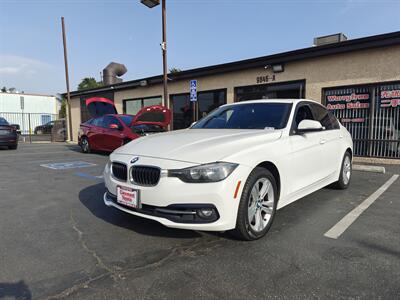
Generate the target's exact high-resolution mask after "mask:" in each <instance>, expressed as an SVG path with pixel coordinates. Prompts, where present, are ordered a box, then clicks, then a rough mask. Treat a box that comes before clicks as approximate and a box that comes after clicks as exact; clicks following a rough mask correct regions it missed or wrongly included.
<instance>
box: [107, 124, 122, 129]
mask: <svg viewBox="0 0 400 300" xmlns="http://www.w3.org/2000/svg"><path fill="white" fill-rule="evenodd" d="M108 128H110V129H120V127H119V126H118V124H110V125H108Z"/></svg>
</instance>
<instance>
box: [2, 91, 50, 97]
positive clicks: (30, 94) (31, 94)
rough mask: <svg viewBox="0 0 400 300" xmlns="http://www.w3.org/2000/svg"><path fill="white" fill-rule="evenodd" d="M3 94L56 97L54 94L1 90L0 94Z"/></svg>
mask: <svg viewBox="0 0 400 300" xmlns="http://www.w3.org/2000/svg"><path fill="white" fill-rule="evenodd" d="M3 94H4V95H19V96H40V97H55V96H54V95H45V94H33V93H9V92H0V95H3Z"/></svg>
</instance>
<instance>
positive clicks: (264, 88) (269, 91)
mask: <svg viewBox="0 0 400 300" xmlns="http://www.w3.org/2000/svg"><path fill="white" fill-rule="evenodd" d="M304 95H305V80H301V81H292V82H280V83H271V84H258V85H250V86H242V87H236V88H235V102H240V101H246V100H259V99H300V98H304Z"/></svg>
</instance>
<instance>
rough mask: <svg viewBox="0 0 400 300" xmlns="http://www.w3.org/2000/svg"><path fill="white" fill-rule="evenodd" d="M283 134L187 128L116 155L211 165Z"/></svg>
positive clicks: (154, 137) (141, 141)
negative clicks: (210, 163)
mask: <svg viewBox="0 0 400 300" xmlns="http://www.w3.org/2000/svg"><path fill="white" fill-rule="evenodd" d="M281 135H282V131H281V130H273V129H264V130H244V129H184V130H177V131H170V132H166V133H159V134H155V135H150V136H146V137H142V138H140V139H136V140H134V141H132V142H130V143H129V144H127V145H125V146H123V147H121V148H118V149H117V150H115V151H114V154H117V155H118V154H120V155H132V156H136V155H137V156H147V157H156V158H163V159H170V160H177V161H185V162H191V163H209V162H214V161H221V160H224V159H225V158H229V156H231V155H237V154H238V153H239V152H241V151H248V150H249V148H251V147H260V146H263V145H264V144H266V143H270V142H273V141H275V140H277V139H279V138H280V137H281Z"/></svg>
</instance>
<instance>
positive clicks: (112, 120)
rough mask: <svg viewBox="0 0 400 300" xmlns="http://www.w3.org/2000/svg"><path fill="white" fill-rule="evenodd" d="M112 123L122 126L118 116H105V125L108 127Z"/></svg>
mask: <svg viewBox="0 0 400 300" xmlns="http://www.w3.org/2000/svg"><path fill="white" fill-rule="evenodd" d="M111 124H117V125H118V126H122V125H121V123H120V122H119V121H118V119H117V118H116V117H112V116H106V117H104V121H103V125H102V126H103V127H105V128H108V127H109V126H110V125H111Z"/></svg>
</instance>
